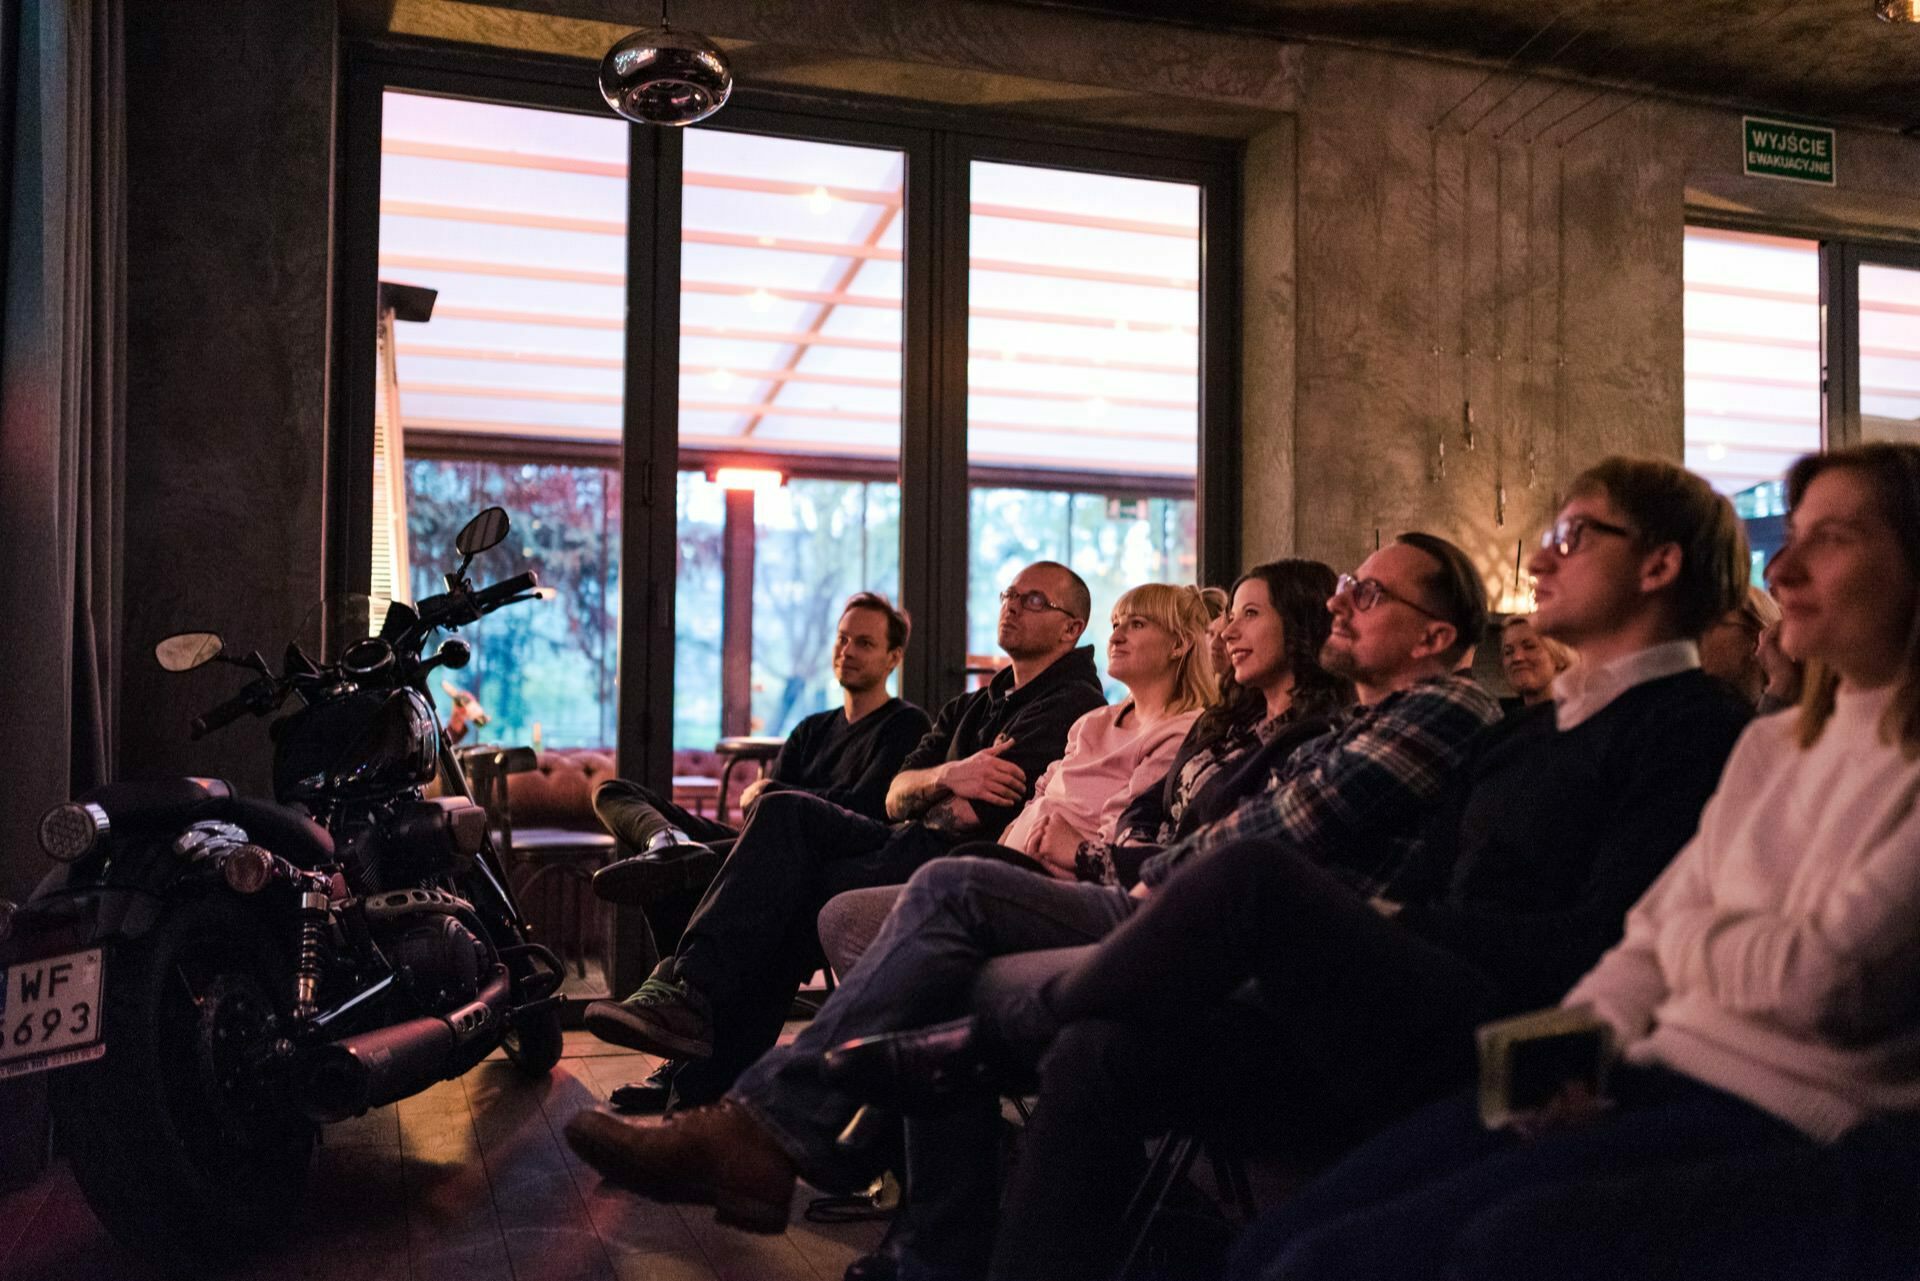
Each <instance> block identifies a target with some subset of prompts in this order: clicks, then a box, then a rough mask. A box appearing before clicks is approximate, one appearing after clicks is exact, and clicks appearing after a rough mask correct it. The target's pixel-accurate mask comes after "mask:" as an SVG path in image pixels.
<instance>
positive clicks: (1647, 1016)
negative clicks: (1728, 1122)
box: [1565, 689, 1920, 1141]
mask: <svg viewBox="0 0 1920 1281" xmlns="http://www.w3.org/2000/svg"><path fill="white" fill-rule="evenodd" d="M1891 696H1892V691H1891V690H1890V689H1888V690H1875V691H1869V692H1866V693H1845V692H1843V693H1842V694H1841V695H1840V698H1839V702H1838V706H1837V707H1836V708H1835V710H1834V714H1833V716H1832V718H1831V719H1830V720H1829V721H1828V722H1827V727H1826V731H1825V732H1824V733H1823V734H1822V735H1821V736H1820V739H1819V741H1818V742H1816V743H1815V744H1814V745H1813V747H1811V748H1809V749H1807V750H1805V751H1802V750H1801V749H1800V748H1799V747H1798V746H1797V745H1796V743H1795V740H1794V728H1795V724H1796V722H1797V721H1798V713H1796V712H1792V711H1788V712H1783V713H1781V714H1779V715H1775V716H1768V717H1764V718H1762V719H1760V720H1757V721H1755V722H1754V723H1753V724H1752V725H1750V726H1749V727H1748V728H1747V731H1746V732H1745V733H1744V734H1742V735H1741V737H1740V741H1739V742H1738V743H1737V744H1735V746H1734V749H1733V755H1732V757H1731V758H1730V759H1729V760H1728V761H1727V767H1726V771H1725V772H1724V773H1723V774H1722V775H1721V776H1720V787H1719V790H1718V791H1716V792H1715V793H1714V796H1713V799H1712V800H1710V801H1708V802H1707V807H1706V811H1705V812H1704V813H1703V814H1702V815H1701V819H1700V831H1699V833H1698V834H1697V835H1696V836H1695V837H1694V838H1693V840H1692V841H1691V842H1690V843H1689V844H1688V845H1687V846H1686V848H1685V849H1683V850H1682V851H1681V852H1680V854H1679V856H1678V857H1677V858H1675V859H1674V861H1673V864H1672V866H1670V867H1669V868H1668V869H1667V871H1666V873H1665V874H1664V875H1663V876H1661V878H1660V879H1659V880H1658V881H1656V882H1654V884H1653V887H1652V888H1651V889H1649V890H1648V891H1647V893H1646V895H1645V896H1644V897H1643V898H1642V899H1641V900H1640V902H1639V903H1638V904H1636V905H1635V906H1634V908H1633V910H1632V912H1630V913H1629V914H1628V916H1627V929H1626V936H1625V937H1624V938H1623V939H1622V940H1621V942H1620V945H1619V946H1618V947H1616V948H1614V949H1613V950H1612V951H1611V952H1608V953H1607V954H1606V955H1605V956H1603V957H1602V958H1600V963H1599V964H1598V965H1597V966H1595V967H1594V969H1593V970H1592V971H1591V972H1590V973H1589V974H1588V975H1587V976H1586V977H1585V978H1584V979H1582V980H1581V981H1580V982H1579V983H1578V984H1576V985H1575V986H1574V989H1573V991H1572V992H1570V993H1568V995H1567V998H1566V1002H1565V1003H1566V1004H1569V1005H1574V1004H1580V1003H1583V1002H1584V1003H1588V1004H1591V1005H1592V1006H1593V1007H1594V1009H1595V1012H1596V1013H1598V1014H1599V1015H1600V1016H1601V1017H1603V1018H1604V1019H1606V1020H1607V1022H1608V1023H1609V1024H1611V1025H1612V1027H1613V1030H1614V1032H1615V1034H1616V1036H1617V1037H1618V1038H1619V1041H1620V1044H1621V1045H1622V1047H1624V1050H1625V1055H1626V1058H1627V1060H1628V1061H1629V1062H1634V1063H1657V1064H1662V1065H1664V1066H1666V1067H1668V1068H1671V1069H1673V1070H1674V1071H1676V1072H1681V1073H1684V1074H1685V1075H1687V1076H1690V1077H1693V1078H1694V1079H1696V1080H1699V1081H1703V1082H1705V1083H1706V1084H1708V1085H1712V1086H1715V1087H1717V1088H1719V1089H1722V1090H1725V1091H1727V1092H1728V1093H1730V1094H1735V1095H1738V1096H1739V1097H1741V1098H1743V1099H1745V1100H1747V1101H1748V1102H1749V1103H1752V1104H1753V1105H1754V1106H1756V1107H1758V1108H1761V1109H1763V1110H1765V1111H1767V1112H1770V1113H1772V1114H1773V1115H1775V1116H1778V1117H1780V1118H1781V1119H1782V1120H1785V1121H1788V1122H1790V1123H1791V1124H1793V1125H1795V1126H1797V1127H1799V1128H1800V1129H1801V1130H1803V1131H1805V1132H1806V1133H1807V1134H1809V1135H1811V1136H1812V1137H1813V1138H1815V1139H1819V1140H1822V1141H1831V1140H1833V1139H1836V1138H1838V1137H1839V1136H1840V1135H1841V1134H1843V1133H1844V1132H1846V1131H1847V1130H1848V1129H1850V1128H1851V1127H1852V1126H1854V1125H1855V1124H1857V1123H1858V1122H1860V1121H1862V1120H1865V1119H1866V1118H1867V1117H1869V1116H1872V1115H1875V1114H1877V1113H1883V1112H1893V1111H1913V1110H1920V808H1917V807H1916V805H1915V800H1916V798H1917V797H1920V761H1910V760H1907V759H1905V758H1904V757H1902V755H1901V753H1900V750H1899V748H1897V747H1894V746H1890V745H1888V744H1887V743H1885V742H1883V741H1882V740H1881V738H1880V735H1879V722H1880V717H1881V714H1882V712H1884V711H1885V709H1886V707H1887V704H1888V701H1889V700H1890V698H1891Z"/></svg>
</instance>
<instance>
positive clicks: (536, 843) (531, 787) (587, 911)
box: [466, 748, 614, 979]
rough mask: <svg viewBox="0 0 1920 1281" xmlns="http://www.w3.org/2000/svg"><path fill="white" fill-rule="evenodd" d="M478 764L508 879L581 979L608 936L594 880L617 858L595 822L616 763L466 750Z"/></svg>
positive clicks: (560, 753) (580, 752)
mask: <svg viewBox="0 0 1920 1281" xmlns="http://www.w3.org/2000/svg"><path fill="white" fill-rule="evenodd" d="M466 754H468V755H469V756H470V758H474V757H477V758H478V761H477V770H476V769H475V768H474V767H473V766H470V767H469V768H470V771H472V772H475V773H476V774H477V777H476V779H475V791H476V794H481V792H480V788H481V783H480V780H482V779H484V780H485V782H486V787H487V790H486V792H485V793H484V795H486V797H487V799H486V800H485V801H484V802H483V804H485V805H486V806H487V810H488V813H489V814H491V815H492V816H493V818H494V821H495V822H496V823H497V824H498V826H499V830H500V845H501V853H502V857H503V862H504V865H505V867H506V869H507V876H508V879H509V880H510V881H511V882H512V883H513V887H514V892H515V894H516V895H517V896H518V897H519V899H520V903H521V906H522V909H523V910H524V911H525V912H526V913H527V915H528V917H529V918H530V919H531V920H533V922H534V923H535V925H536V927H537V928H538V929H539V930H540V932H542V933H544V934H545V935H546V936H547V937H546V941H547V943H548V944H549V946H551V947H552V948H553V950H554V951H555V953H557V954H558V955H559V957H560V959H561V961H562V962H563V963H564V964H566V965H567V967H568V968H569V969H571V970H572V971H573V973H574V975H575V976H576V977H578V978H581V979H585V978H586V977H587V964H588V961H589V959H590V958H591V956H592V954H593V952H594V950H595V948H596V945H598V944H600V943H601V942H603V941H604V939H605V937H606V934H607V928H606V926H607V922H606V921H605V919H604V918H605V916H606V911H605V909H604V908H603V907H602V906H601V904H600V902H599V900H597V899H596V898H594V896H593V892H592V880H593V873H594V872H595V871H596V870H597V869H598V868H599V867H600V866H601V865H603V864H604V863H606V862H607V861H608V860H609V859H610V858H611V857H612V856H613V853H614V839H613V837H612V836H610V835H609V834H608V833H607V832H606V831H605V830H603V829H602V828H601V827H600V825H599V822H598V820H597V819H595V818H594V815H593V804H592V798H593V789H594V787H595V786H596V785H597V784H598V783H599V781H600V780H601V779H603V778H608V777H612V776H613V758H612V757H611V756H609V755H608V754H607V753H605V752H597V751H593V750H591V749H586V748H574V749H564V750H556V751H546V752H539V753H535V752H533V751H531V750H530V749H526V748H516V749H511V750H510V751H502V750H501V749H497V748H495V749H486V748H479V749H466Z"/></svg>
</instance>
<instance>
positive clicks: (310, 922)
mask: <svg viewBox="0 0 1920 1281" xmlns="http://www.w3.org/2000/svg"><path fill="white" fill-rule="evenodd" d="M328 902H329V900H328V897H327V895H326V893H325V892H324V891H317V890H306V891H303V892H302V893H301V895H300V961H299V964H298V965H297V966H296V967H295V969H294V972H293V1018H294V1021H295V1022H296V1023H301V1024H305V1023H310V1022H312V1021H313V1019H314V1018H315V1017H316V1016H317V1015H318V1014H319V1013H320V1006H319V1004H318V998H319V995H320V957H321V940H322V931H324V930H325V928H326V923H327V904H328Z"/></svg>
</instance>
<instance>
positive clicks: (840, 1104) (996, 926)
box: [730, 858, 1134, 1245]
mask: <svg viewBox="0 0 1920 1281" xmlns="http://www.w3.org/2000/svg"><path fill="white" fill-rule="evenodd" d="M1133 905H1134V900H1132V899H1130V898H1128V897H1127V894H1126V891H1124V890H1120V889H1117V888H1114V887H1111V886H1099V885H1082V884H1077V883H1074V882H1063V881H1052V880H1048V879H1047V878H1046V877H1043V876H1040V875H1038V874H1036V873H1033V872H1030V871H1027V870H1025V869H1022V868H1019V867H1014V866H1012V865H1010V864H1007V863H1002V862H998V861H996V860H992V859H978V858H944V859H938V860H936V861H934V862H932V863H929V864H927V865H926V866H925V867H923V868H921V869H920V870H919V871H918V872H915V873H914V875H913V878H912V879H911V880H909V881H908V882H907V887H906V889H905V890H904V891H902V892H901V895H900V901H899V903H898V904H897V905H896V906H895V907H894V909H893V912H892V914H891V915H889V916H888V917H887V922H886V924H885V925H883V926H882V927H881V928H880V933H879V934H878V936H876V937H875V938H874V940H873V943H872V944H871V945H870V946H869V947H868V948H867V950H866V952H865V953H864V954H863V955H862V956H861V958H860V960H859V962H858V963H857V964H856V965H855V966H854V967H853V970H852V971H851V972H850V973H848V974H846V975H845V976H843V977H842V978H841V980H840V985H839V987H838V988H837V989H835V991H834V993H833V995H832V996H831V997H829V998H828V1000H827V1002H826V1004H825V1005H823V1006H821V1008H820V1012H819V1013H818V1014H817V1015H815V1016H814V1019H813V1021H812V1022H811V1023H809V1024H808V1025H807V1027H806V1028H805V1029H804V1030H802V1031H801V1033H800V1035H799V1036H798V1037H796V1038H795V1039H794V1040H793V1042H792V1043H791V1044H789V1045H784V1046H779V1047H776V1048H775V1049H773V1050H770V1051H768V1052H767V1053H766V1054H764V1055H762V1056H761V1057H760V1059H759V1061H757V1062H756V1063H754V1064H753V1066H751V1067H749V1068H748V1069H747V1070H746V1071H745V1072H743V1073H741V1075H740V1078H739V1080H738V1081H736V1082H735V1083H734V1088H733V1091H732V1094H731V1096H730V1097H732V1098H734V1099H735V1100H736V1101H738V1102H740V1103H741V1104H743V1105H744V1106H746V1107H747V1108H748V1109H749V1110H751V1111H752V1112H753V1113H754V1114H755V1115H756V1116H757V1117H758V1118H759V1119H760V1120H761V1121H762V1122H763V1123H764V1124H765V1125H766V1126H767V1128H768V1129H769V1130H770V1131H771V1132H772V1133H773V1134H774V1136H775V1138H776V1139H778V1140H779V1142H780V1144H781V1146H782V1147H783V1148H785V1149H786V1151H787V1154H788V1155H789V1156H790V1157H792V1158H793V1160H794V1162H795V1164H796V1165H797V1166H798V1167H799V1169H800V1172H801V1174H802V1175H803V1176H805V1178H806V1179H807V1181H808V1182H810V1183H814V1184H816V1185H818V1186H821V1187H825V1188H828V1189H829V1190H834V1189H846V1188H852V1187H856V1186H859V1185H860V1184H862V1183H864V1182H865V1181H866V1180H867V1179H868V1178H870V1177H871V1175H872V1173H873V1172H872V1170H871V1169H868V1168H866V1167H865V1164H864V1163H863V1162H861V1161H860V1160H859V1158H858V1157H857V1156H855V1155H852V1154H849V1153H846V1152H843V1151H841V1150H839V1149H838V1148H837V1147H836V1146H835V1143H834V1140H835V1138H836V1137H837V1136H838V1135H839V1133H840V1131H841V1130H842V1129H843V1128H844V1127H845V1126H846V1124H847V1122H848V1121H849V1120H851V1119H852V1117H853V1114H854V1113H855V1112H856V1111H857V1110H858V1109H859V1104H858V1102H857V1101H855V1100H854V1099H851V1098H849V1097H847V1096H846V1095H845V1094H843V1093H841V1092H840V1091H838V1090H834V1089H830V1088H828V1087H827V1086H826V1085H824V1084H822V1083H821V1081H820V1080H819V1077H818V1075H817V1074H816V1072H815V1071H814V1065H815V1061H816V1060H817V1059H818V1057H819V1056H820V1054H821V1053H823V1052H824V1051H826V1050H828V1049H830V1048H832V1047H833V1046H835V1045H838V1044H839V1043H840V1042H842V1041H846V1040H850V1039H852V1038H854V1037H860V1036H870V1035H873V1034H875V1033H879V1032H893V1031H900V1030H903V1029H907V1028H915V1027H921V1026H924V1025H926V1024H928V1023H937V1022H939V1021H941V1020H943V1019H950V1018H956V1017H958V1016H960V1015H962V1014H965V1013H967V1012H968V1010H969V1009H970V1008H971V1004H970V1003H971V1000H972V992H973V987H974V983H975V981H976V979H978V978H979V976H980V973H981V971H982V970H983V969H984V968H985V967H986V965H987V962H988V961H990V960H992V959H993V958H994V957H997V956H1005V955H1008V954H1010V953H1016V952H1031V951H1038V950H1040V949H1044V948H1055V947H1068V946H1073V945H1076V944H1082V943H1091V942H1094V941H1096V940H1098V939H1100V938H1103V937H1105V936H1106V935H1107V934H1109V933H1111V932H1112V931H1113V929H1114V928H1115V927H1116V926H1117V925H1118V924H1119V923H1120V922H1121V921H1123V920H1125V919H1126V918H1127V916H1128V915H1129V914H1130V912H1131V911H1132V908H1133ZM988 1104H989V1105H990V1104H991V1100H989V1101H988ZM930 1191H932V1189H928V1188H921V1187H915V1188H914V1189H913V1196H914V1197H915V1198H916V1200H918V1199H921V1198H923V1197H925V1196H926V1195H927V1194H928V1193H929V1192H930ZM983 1226H985V1225H980V1224H977V1223H976V1225H975V1227H974V1229H973V1230H972V1231H971V1232H970V1233H969V1234H968V1235H969V1237H970V1238H971V1239H972V1240H974V1241H976V1242H978V1243H980V1244H982V1245H984V1244H986V1243H987V1242H990V1241H991V1236H990V1234H989V1233H987V1232H983V1231H982V1227H983Z"/></svg>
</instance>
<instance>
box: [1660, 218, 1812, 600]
mask: <svg viewBox="0 0 1920 1281" xmlns="http://www.w3.org/2000/svg"><path fill="white" fill-rule="evenodd" d="M1684 262H1685V266H1684V277H1685V281H1686V294H1685V308H1686V313H1685V314H1686V415H1687V426H1686V451H1687V452H1686V459H1687V466H1688V467H1691V468H1692V469H1693V470H1694V471H1697V472H1699V473H1700V474H1701V475H1703V476H1705V477H1706V478H1707V479H1708V480H1710V481H1712V482H1713V485H1714V487H1715V488H1716V489H1718V490H1720V491H1721V492H1722V493H1724V494H1727V495H1728V496H1730V497H1731V498H1732V499H1733V501H1734V507H1735V509H1736V510H1737V511H1738V512H1739V513H1740V515H1741V517H1742V518H1743V519H1744V520H1745V521H1746V523H1747V536H1748V541H1749V542H1750V543H1751V545H1752V549H1753V561H1754V566H1753V573H1754V581H1755V582H1756V583H1757V582H1759V581H1760V573H1761V570H1762V569H1763V567H1764V565H1765V562H1766V558H1767V557H1768V556H1770V555H1772V553H1773V551H1774V550H1775V549H1777V548H1778V547H1779V545H1780V541H1781V537H1782V532H1783V530H1782V517H1783V516H1784V510H1785V509H1784V500H1783V498H1782V496H1781V494H1780V484H1779V482H1780V477H1781V474H1782V473H1783V472H1785V470H1786V468H1787V466H1788V464H1790V463H1791V462H1792V461H1793V460H1794V459H1795V458H1798V457H1799V456H1800V455H1802V454H1807V453H1814V452H1817V451H1818V450H1819V448H1820V443H1821V403H1820V402H1821V369H1820V346H1821V334H1820V246H1819V244H1818V242H1816V241H1812V240H1793V239H1788V238H1786V237H1782V236H1762V235H1753V234H1750V233H1746V232H1735V231H1719V230H1711V229H1707V228H1701V227H1692V228H1689V229H1688V230H1687V239H1686V249H1685V258H1684Z"/></svg>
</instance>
